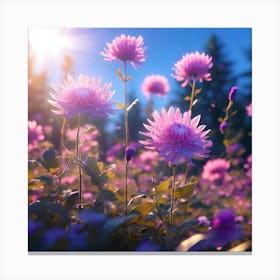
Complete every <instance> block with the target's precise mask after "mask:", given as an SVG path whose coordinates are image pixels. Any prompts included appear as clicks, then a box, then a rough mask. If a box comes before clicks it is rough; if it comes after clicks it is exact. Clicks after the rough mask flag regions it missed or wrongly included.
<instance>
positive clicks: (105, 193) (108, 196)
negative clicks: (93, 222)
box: [98, 189, 116, 201]
mask: <svg viewBox="0 0 280 280" xmlns="http://www.w3.org/2000/svg"><path fill="white" fill-rule="evenodd" d="M98 197H99V198H100V199H103V200H107V201H115V200H116V196H115V194H114V193H113V192H112V191H110V190H105V189H103V190H101V191H100V192H99V195H98Z"/></svg>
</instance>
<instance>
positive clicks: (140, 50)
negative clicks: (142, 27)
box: [101, 34, 146, 68]
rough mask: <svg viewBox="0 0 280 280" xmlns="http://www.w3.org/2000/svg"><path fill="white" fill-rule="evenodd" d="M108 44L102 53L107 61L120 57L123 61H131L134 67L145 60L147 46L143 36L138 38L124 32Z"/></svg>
mask: <svg viewBox="0 0 280 280" xmlns="http://www.w3.org/2000/svg"><path fill="white" fill-rule="evenodd" d="M106 45H107V49H104V51H103V52H101V54H102V55H103V56H104V57H105V58H104V59H105V60H107V61H110V62H111V61H113V60H115V59H119V60H121V61H122V62H126V61H129V62H130V63H131V65H132V66H133V67H134V68H136V66H137V65H139V66H140V65H141V62H144V61H145V58H146V54H145V49H146V47H143V45H144V40H143V38H142V37H141V36H138V37H137V38H136V37H134V36H126V35H124V34H122V35H121V36H119V37H116V38H115V39H114V40H113V41H112V42H111V43H106Z"/></svg>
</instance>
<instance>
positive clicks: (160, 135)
mask: <svg viewBox="0 0 280 280" xmlns="http://www.w3.org/2000/svg"><path fill="white" fill-rule="evenodd" d="M229 34H230V36H228V35H229ZM178 38H179V39H178ZM239 40H240V41H241V42H243V43H240V44H238V43H237V42H238V41H239ZM46 41H48V43H46ZM234 42H235V43H234ZM244 42H245V43H244ZM28 70H29V71H28V113H29V114H28V151H27V152H28V202H27V203H28V249H29V251H134V252H139V251H142V252H143V251H144V252H148V251H152V252H160V251H165V252H168V251H176V252H193V251H216V252H220V251H227V252H233V251H235V252H244V251H251V248H252V242H251V240H252V145H251V143H252V125H251V124H252V89H251V88H252V86H251V29H246V28H235V29H231V28H224V29H221V28H220V29H217V30H216V29H215V28H212V29H198V28H197V29H195V28H194V29H188V28H185V29H184V28H181V29H176V28H170V29H164V28H143V29H141V28H123V29H121V28H111V29H110V28H107V29H106V28H73V29H71V28H68V29H52V28H50V29H40V28H30V30H29V63H28Z"/></svg>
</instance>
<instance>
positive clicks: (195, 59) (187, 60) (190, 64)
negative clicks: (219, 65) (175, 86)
mask: <svg viewBox="0 0 280 280" xmlns="http://www.w3.org/2000/svg"><path fill="white" fill-rule="evenodd" d="M212 66H213V63H212V57H211V56H209V55H205V53H199V52H195V53H187V54H185V55H183V57H182V59H181V60H179V61H177V62H176V63H175V65H174V68H173V70H175V74H171V76H172V77H173V78H175V79H176V80H177V81H179V82H182V81H184V82H183V84H182V85H181V86H182V87H185V86H186V85H187V84H188V82H189V81H192V80H193V81H194V80H197V81H199V82H202V81H203V80H205V81H211V80H212V78H211V73H209V72H208V71H209V69H210V68H211V67H212Z"/></svg>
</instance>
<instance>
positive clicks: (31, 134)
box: [28, 121, 45, 152]
mask: <svg viewBox="0 0 280 280" xmlns="http://www.w3.org/2000/svg"><path fill="white" fill-rule="evenodd" d="M44 139H45V136H44V135H43V129H42V126H41V125H38V124H37V122H36V121H28V152H31V151H32V150H34V149H37V148H38V145H39V143H40V141H42V140H44Z"/></svg>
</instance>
